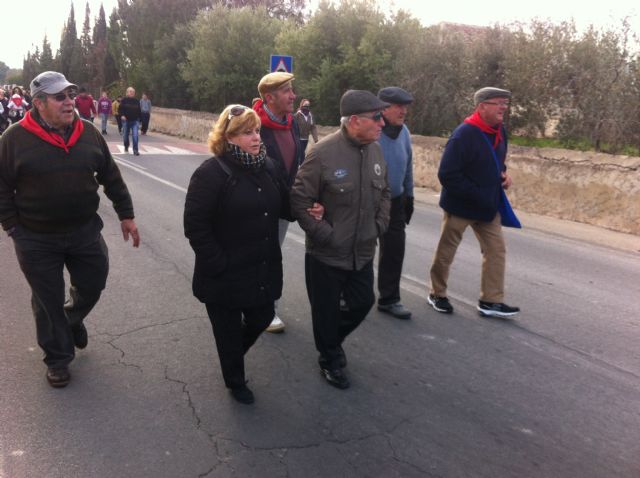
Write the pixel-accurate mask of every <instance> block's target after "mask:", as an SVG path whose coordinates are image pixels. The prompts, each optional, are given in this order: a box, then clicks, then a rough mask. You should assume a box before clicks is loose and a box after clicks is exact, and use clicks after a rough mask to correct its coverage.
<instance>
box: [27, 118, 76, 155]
mask: <svg viewBox="0 0 640 478" xmlns="http://www.w3.org/2000/svg"><path fill="white" fill-rule="evenodd" d="M19 124H20V126H22V127H23V128H24V129H26V130H27V131H29V132H30V133H33V134H35V135H36V136H37V137H38V138H40V139H43V140H44V141H46V142H47V143H51V144H52V145H54V146H57V147H58V148H62V149H64V150H65V151H66V152H67V153H68V152H69V148H71V147H72V146H73V145H74V144H76V143H77V142H78V139H79V138H80V135H81V134H82V132H83V131H84V125H83V124H82V120H79V119H77V118H76V119H75V121H74V124H73V132H72V133H71V136H70V137H69V141H67V142H66V143H65V142H64V139H63V138H62V136H60V135H59V134H56V133H53V132H51V131H47V130H45V129H44V128H43V127H42V126H41V125H40V123H38V122H37V121H36V120H34V119H33V117H32V116H31V111H28V112H27V114H26V115H24V118H22V119H21V120H20V122H19Z"/></svg>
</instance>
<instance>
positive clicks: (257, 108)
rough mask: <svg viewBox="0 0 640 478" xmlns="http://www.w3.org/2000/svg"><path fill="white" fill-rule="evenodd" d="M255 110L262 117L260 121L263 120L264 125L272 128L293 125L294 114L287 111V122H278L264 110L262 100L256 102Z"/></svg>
mask: <svg viewBox="0 0 640 478" xmlns="http://www.w3.org/2000/svg"><path fill="white" fill-rule="evenodd" d="M253 110H254V111H255V112H256V113H258V116H259V117H260V121H261V122H262V126H266V127H267V128H271V129H291V126H292V125H293V116H292V115H290V114H288V113H287V124H281V123H276V122H275V121H273V120H272V119H271V118H270V117H269V114H268V113H267V112H266V111H265V110H264V106H263V102H262V100H258V101H256V104H255V105H253Z"/></svg>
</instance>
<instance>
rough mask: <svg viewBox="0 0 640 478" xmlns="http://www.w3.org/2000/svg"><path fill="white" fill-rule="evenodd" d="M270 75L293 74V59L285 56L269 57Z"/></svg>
mask: <svg viewBox="0 0 640 478" xmlns="http://www.w3.org/2000/svg"><path fill="white" fill-rule="evenodd" d="M270 71H271V73H275V72H278V71H281V72H283V73H293V57H292V56H286V55H271V69H270Z"/></svg>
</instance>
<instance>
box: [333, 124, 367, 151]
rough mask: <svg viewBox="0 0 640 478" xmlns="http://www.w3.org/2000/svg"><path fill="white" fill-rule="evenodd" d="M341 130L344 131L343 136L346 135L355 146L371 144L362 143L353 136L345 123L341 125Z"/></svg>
mask: <svg viewBox="0 0 640 478" xmlns="http://www.w3.org/2000/svg"><path fill="white" fill-rule="evenodd" d="M340 132H341V133H342V136H344V138H345V139H346V140H347V142H348V143H349V144H350V145H351V146H353V147H354V148H364V147H366V146H368V145H369V144H370V143H361V142H360V141H358V140H357V139H356V138H354V137H353V136H351V135H350V134H349V130H347V126H346V125H344V124H343V125H342V126H340Z"/></svg>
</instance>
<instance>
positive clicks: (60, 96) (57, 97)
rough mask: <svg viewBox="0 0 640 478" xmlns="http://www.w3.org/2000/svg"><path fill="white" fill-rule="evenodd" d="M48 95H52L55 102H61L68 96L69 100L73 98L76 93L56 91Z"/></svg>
mask: <svg viewBox="0 0 640 478" xmlns="http://www.w3.org/2000/svg"><path fill="white" fill-rule="evenodd" d="M48 96H50V97H52V98H53V99H54V100H56V101H57V102H59V103H62V102H63V101H64V100H66V99H67V98H69V99H70V100H71V101H73V100H75V99H76V96H78V93H76V92H75V91H70V92H69V93H58V94H56V95H48Z"/></svg>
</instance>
